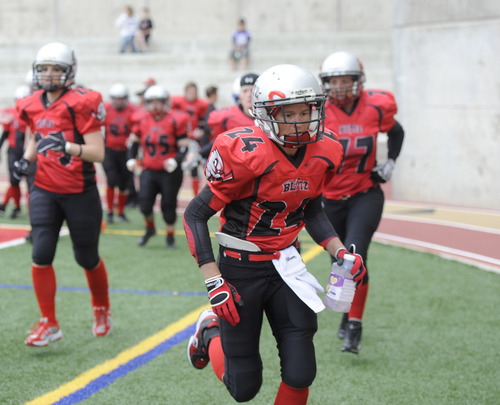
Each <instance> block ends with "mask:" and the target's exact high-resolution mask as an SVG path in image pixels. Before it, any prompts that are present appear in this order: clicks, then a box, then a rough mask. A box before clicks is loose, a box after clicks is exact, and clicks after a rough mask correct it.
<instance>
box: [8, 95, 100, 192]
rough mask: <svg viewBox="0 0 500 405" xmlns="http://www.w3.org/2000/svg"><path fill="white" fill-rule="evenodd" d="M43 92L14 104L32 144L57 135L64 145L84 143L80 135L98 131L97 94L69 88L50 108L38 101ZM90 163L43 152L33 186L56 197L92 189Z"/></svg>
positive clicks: (93, 173) (60, 154) (93, 181)
mask: <svg viewBox="0 0 500 405" xmlns="http://www.w3.org/2000/svg"><path fill="white" fill-rule="evenodd" d="M43 93H44V90H39V91H36V92H35V93H34V94H33V95H31V96H28V97H25V98H23V99H20V100H18V101H17V104H16V107H17V111H18V113H19V117H20V119H21V120H24V121H25V122H26V124H27V125H28V126H29V128H30V130H31V132H32V133H33V135H34V136H35V139H36V141H37V142H38V141H39V140H40V139H42V138H45V137H46V136H47V135H49V134H54V133H61V134H62V135H63V137H64V138H65V139H66V141H68V142H74V143H78V144H84V143H85V140H84V135H85V134H88V133H91V132H95V131H99V130H101V127H102V125H103V124H104V119H105V117H106V110H105V109H104V105H103V103H102V97H101V94H100V93H98V92H96V91H92V90H88V89H83V88H75V89H70V90H68V91H67V92H66V93H64V94H63V95H62V96H61V97H60V98H59V99H57V100H56V101H55V102H54V103H52V104H51V105H50V106H48V107H46V106H45V105H44V103H43V101H42V94H43ZM95 184H96V180H95V167H94V165H93V163H90V162H85V161H83V160H82V159H80V158H78V157H76V156H72V155H69V154H66V153H65V152H64V151H63V152H54V151H53V150H47V151H45V152H43V153H39V154H38V156H37V170H36V174H35V185H36V186H38V187H40V188H43V189H44V190H48V191H52V192H54V193H60V194H73V193H81V192H82V191H84V190H87V189H88V188H90V187H93V186H95Z"/></svg>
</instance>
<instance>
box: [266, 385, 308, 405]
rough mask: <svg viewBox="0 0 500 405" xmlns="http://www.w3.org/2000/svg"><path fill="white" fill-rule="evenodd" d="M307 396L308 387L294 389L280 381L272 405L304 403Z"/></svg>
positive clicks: (300, 404)
mask: <svg viewBox="0 0 500 405" xmlns="http://www.w3.org/2000/svg"><path fill="white" fill-rule="evenodd" d="M308 396H309V387H307V388H301V389H296V388H292V387H290V386H289V385H286V384H285V383H284V382H283V381H281V384H280V388H279V390H278V394H277V395H276V400H275V401H274V405H304V404H307V397H308Z"/></svg>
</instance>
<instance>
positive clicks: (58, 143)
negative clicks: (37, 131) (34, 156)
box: [36, 132, 66, 153]
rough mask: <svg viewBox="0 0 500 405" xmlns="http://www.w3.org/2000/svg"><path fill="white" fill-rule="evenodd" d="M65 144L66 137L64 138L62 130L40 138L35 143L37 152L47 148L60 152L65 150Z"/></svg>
mask: <svg viewBox="0 0 500 405" xmlns="http://www.w3.org/2000/svg"><path fill="white" fill-rule="evenodd" d="M65 146H66V139H64V136H63V134H62V132H57V133H52V134H49V135H48V136H47V137H45V138H42V139H40V140H39V141H38V142H37V143H36V151H37V152H38V153H43V152H45V151H46V150H47V149H52V150H53V151H54V152H62V151H64V150H65V149H64V148H65Z"/></svg>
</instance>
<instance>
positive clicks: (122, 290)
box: [0, 284, 207, 297]
mask: <svg viewBox="0 0 500 405" xmlns="http://www.w3.org/2000/svg"><path fill="white" fill-rule="evenodd" d="M0 288H11V289H18V290H33V286H32V285H27V284H0ZM57 289H58V290H59V291H77V292H89V289H88V288H87V287H57ZM109 292H110V293H121V294H142V295H184V296H191V297H192V296H198V297H205V296H206V295H207V293H206V292H198V291H152V290H131V289H127V288H110V289H109Z"/></svg>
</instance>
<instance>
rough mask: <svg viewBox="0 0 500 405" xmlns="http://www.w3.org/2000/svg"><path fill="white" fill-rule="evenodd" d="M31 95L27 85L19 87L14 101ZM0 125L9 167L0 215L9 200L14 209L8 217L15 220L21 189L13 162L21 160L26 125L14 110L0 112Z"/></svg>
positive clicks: (18, 212) (19, 209) (19, 204)
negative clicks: (5, 144) (8, 183)
mask: <svg viewBox="0 0 500 405" xmlns="http://www.w3.org/2000/svg"><path fill="white" fill-rule="evenodd" d="M30 93H31V89H30V88H29V87H28V86H27V85H23V86H19V87H18V88H17V89H16V91H15V93H14V101H17V100H18V99H20V98H23V97H26V96H27V95H29V94H30ZM0 124H2V125H3V132H2V136H1V137H0V150H1V149H2V145H3V143H4V142H5V141H7V143H8V145H9V149H8V151H7V159H8V160H7V162H8V167H9V182H10V185H9V188H8V189H7V192H6V193H5V197H4V200H3V204H0V215H4V214H5V209H6V208H7V204H8V203H9V201H10V199H12V200H13V201H14V209H13V210H12V212H11V214H10V217H11V218H17V217H18V216H19V214H20V213H21V188H20V186H19V183H20V179H19V178H16V177H15V176H14V162H15V161H17V160H19V159H21V157H22V156H23V152H24V133H25V131H26V124H25V123H24V122H23V121H21V120H19V119H18V116H17V112H16V108H15V107H11V108H7V109H6V110H4V111H0Z"/></svg>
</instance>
